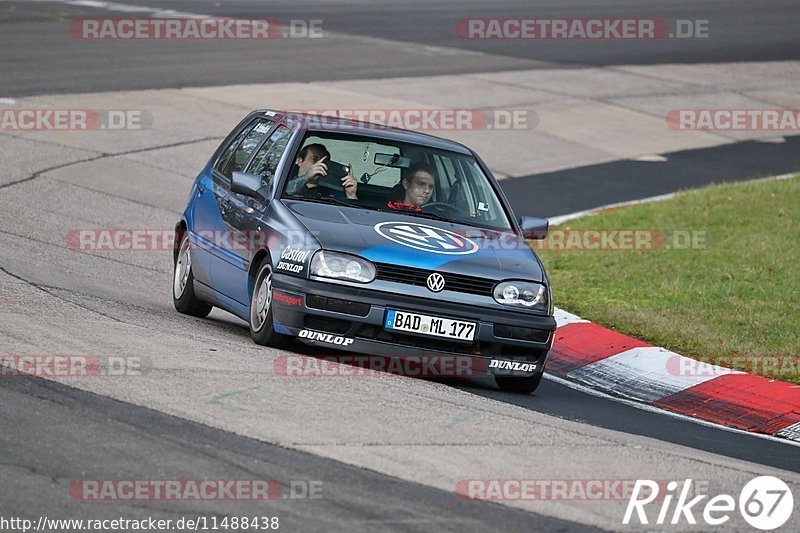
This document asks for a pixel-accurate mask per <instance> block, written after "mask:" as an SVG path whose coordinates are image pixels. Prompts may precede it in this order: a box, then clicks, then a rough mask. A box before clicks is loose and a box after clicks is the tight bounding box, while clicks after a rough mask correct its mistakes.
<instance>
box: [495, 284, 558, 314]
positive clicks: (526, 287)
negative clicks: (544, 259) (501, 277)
mask: <svg viewBox="0 0 800 533" xmlns="http://www.w3.org/2000/svg"><path fill="white" fill-rule="evenodd" d="M494 299H495V301H496V302H497V303H499V304H503V305H512V306H515V307H524V308H526V309H535V310H537V311H544V312H549V310H550V298H549V296H548V292H547V287H546V286H545V285H542V284H541V283H533V282H531V281H504V282H502V283H498V284H497V286H495V288H494Z"/></svg>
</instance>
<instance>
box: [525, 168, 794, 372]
mask: <svg viewBox="0 0 800 533" xmlns="http://www.w3.org/2000/svg"><path fill="white" fill-rule="evenodd" d="M614 232H616V233H614ZM604 239H605V240H604ZM534 247H535V249H537V252H538V253H539V254H540V256H541V258H542V261H543V262H544V264H545V266H546V268H547V271H548V275H549V276H550V279H551V282H552V286H553V296H554V300H555V302H556V305H557V306H558V307H561V308H563V309H566V310H568V311H570V312H573V313H576V314H578V315H580V316H582V317H584V318H587V319H589V320H592V321H593V322H597V323H598V324H601V325H603V326H606V327H609V328H612V329H614V330H617V331H619V332H621V333H625V334H627V335H630V336H632V337H636V338H639V339H642V340H645V341H647V342H650V343H652V344H655V345H657V346H663V347H664V348H667V349H670V350H672V351H675V352H678V353H680V354H683V355H686V356H688V357H693V358H695V359H700V360H702V361H706V362H709V363H711V364H719V365H720V366H727V367H733V368H736V369H739V370H744V371H747V372H752V373H755V374H760V375H763V376H766V377H771V378H775V379H781V380H784V381H791V382H794V383H800V176H795V177H794V178H792V179H788V180H783V181H760V182H751V183H743V184H732V185H715V186H710V187H705V188H703V189H698V190H693V191H688V192H683V193H680V194H678V195H677V196H676V197H675V198H674V199H672V200H667V201H662V202H655V203H650V204H640V205H637V206H633V207H628V208H624V209H619V210H614V211H608V212H605V213H601V214H598V215H593V216H589V217H585V218H582V219H579V220H575V221H572V222H568V223H566V224H564V225H562V226H558V227H555V228H551V235H550V237H548V239H547V240H545V241H542V242H541V243H539V244H536V245H534ZM598 248H599V249H598Z"/></svg>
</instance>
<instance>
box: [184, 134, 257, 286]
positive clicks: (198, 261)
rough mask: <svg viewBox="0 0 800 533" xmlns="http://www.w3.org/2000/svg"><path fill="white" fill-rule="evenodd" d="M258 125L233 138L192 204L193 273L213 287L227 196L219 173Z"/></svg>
mask: <svg viewBox="0 0 800 533" xmlns="http://www.w3.org/2000/svg"><path fill="white" fill-rule="evenodd" d="M254 125H255V122H253V121H250V122H249V123H247V124H245V126H243V127H240V128H239V130H238V132H236V133H235V135H231V136H230V137H229V138H228V139H227V141H226V143H225V144H224V146H223V147H222V148H221V149H220V150H219V152H218V154H219V155H218V156H217V158H216V159H215V160H214V161H213V162H212V164H210V165H209V166H208V167H207V169H206V170H205V171H204V172H203V174H201V175H200V177H199V178H198V180H197V188H196V197H195V198H194V199H193V201H192V213H191V219H192V224H191V226H190V232H189V238H190V240H191V241H190V242H191V245H192V273H193V275H194V278H195V280H196V281H199V282H201V283H203V284H205V285H208V286H212V285H213V282H212V281H211V272H212V268H213V267H212V265H213V264H214V263H215V261H214V260H213V258H214V257H215V256H216V254H217V252H216V250H215V243H216V241H217V239H216V238H215V235H216V234H217V233H218V232H219V231H220V230H221V228H222V213H221V204H222V201H223V200H224V198H225V196H226V195H227V192H225V181H224V180H223V179H222V174H221V173H220V169H222V168H223V167H224V165H225V164H226V163H227V161H228V160H229V159H230V158H231V157H232V154H233V152H234V150H236V148H237V147H238V146H239V144H241V142H242V140H243V139H244V137H245V136H246V135H247V134H248V132H249V131H250V130H251V129H252V127H253V126H254Z"/></svg>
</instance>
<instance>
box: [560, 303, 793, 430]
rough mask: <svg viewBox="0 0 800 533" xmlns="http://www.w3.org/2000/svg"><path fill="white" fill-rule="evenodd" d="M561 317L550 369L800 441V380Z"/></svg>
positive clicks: (602, 387)
mask: <svg viewBox="0 0 800 533" xmlns="http://www.w3.org/2000/svg"><path fill="white" fill-rule="evenodd" d="M556 321H557V322H558V329H557V330H556V334H555V340H554V342H553V348H552V350H550V356H549V357H548V359H547V371H548V373H549V374H551V375H554V376H557V377H560V378H563V379H565V380H567V381H571V382H576V383H580V384H582V385H585V386H587V387H589V388H591V389H594V390H600V391H603V392H605V393H607V394H609V395H611V396H619V397H622V398H628V399H631V400H634V401H636V402H641V403H644V404H648V405H652V406H653V407H657V408H660V409H664V410H667V411H671V412H674V413H679V414H682V415H686V416H689V417H691V418H698V419H700V420H705V421H707V422H712V423H714V424H720V425H723V426H728V427H732V428H736V429H740V430H743V431H749V432H755V433H763V434H765V435H772V436H775V437H784V438H788V439H792V440H797V441H800V386H798V385H793V384H791V383H786V382H783V381H777V380H773V379H768V378H764V377H761V376H756V375H753V374H747V373H744V372H739V371H735V370H730V369H727V368H724V367H719V366H713V367H712V366H711V365H708V364H707V363H702V362H698V361H696V360H694V359H690V358H688V357H684V356H682V355H680V354H677V353H675V352H671V351H669V350H666V349H664V348H659V347H657V346H653V345H651V344H648V343H646V342H642V341H640V340H637V339H634V338H632V337H628V336H627V335H623V334H621V333H617V332H616V331H612V330H610V329H607V328H604V327H602V326H598V325H597V324H594V323H592V322H589V321H588V320H583V319H581V318H580V317H578V316H576V315H573V314H571V313H568V312H566V311H563V310H561V309H557V310H556ZM704 368H705V370H704Z"/></svg>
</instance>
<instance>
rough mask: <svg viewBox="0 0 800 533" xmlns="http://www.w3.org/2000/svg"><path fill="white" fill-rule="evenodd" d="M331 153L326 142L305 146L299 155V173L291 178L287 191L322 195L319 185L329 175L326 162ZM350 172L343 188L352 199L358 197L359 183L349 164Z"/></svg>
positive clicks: (301, 194) (334, 194)
mask: <svg viewBox="0 0 800 533" xmlns="http://www.w3.org/2000/svg"><path fill="white" fill-rule="evenodd" d="M330 158H331V154H330V152H328V149H327V148H326V147H325V145H324V144H319V143H314V144H309V145H307V146H304V147H303V149H302V150H300V153H299V154H298V155H297V161H295V164H296V165H297V175H296V176H294V177H292V178H290V180H291V181H290V182H289V184H288V185H287V186H286V192H287V193H288V194H291V195H294V196H303V197H306V198H308V197H321V196H323V191H322V189H321V188H320V187H319V186H318V183H317V182H319V179H320V177H322V176H325V175H327V173H328V167H327V165H326V164H325V161H326V160H330ZM347 168H348V174H347V176H345V177H344V178H342V188H343V190H344V193H345V195H346V196H347V198H349V199H351V200H357V199H358V192H357V191H358V183H357V182H356V179H355V177H353V168H352V167H351V166H350V165H348V166H347ZM339 194H340V193H339V192H338V191H337V192H334V193H333V196H334V197H336V196H338V195H339Z"/></svg>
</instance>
